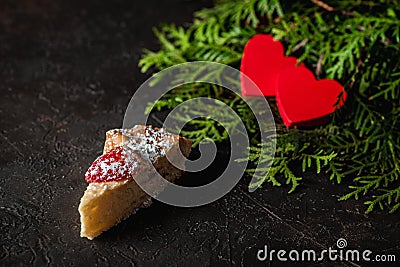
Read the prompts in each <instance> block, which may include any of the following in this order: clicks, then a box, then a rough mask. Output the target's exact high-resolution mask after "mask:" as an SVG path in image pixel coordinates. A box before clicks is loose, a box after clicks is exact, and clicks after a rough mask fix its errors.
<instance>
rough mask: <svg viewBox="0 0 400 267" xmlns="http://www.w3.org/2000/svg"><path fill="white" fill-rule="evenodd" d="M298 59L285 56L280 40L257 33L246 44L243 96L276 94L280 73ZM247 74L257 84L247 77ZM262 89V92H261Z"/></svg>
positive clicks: (242, 80)
mask: <svg viewBox="0 0 400 267" xmlns="http://www.w3.org/2000/svg"><path fill="white" fill-rule="evenodd" d="M296 62H297V59H296V58H294V57H285V56H284V49H283V46H282V44H281V43H280V42H278V41H274V39H273V37H272V36H270V35H267V34H257V35H255V36H253V37H252V38H251V39H250V40H249V41H248V42H247V44H246V46H245V48H244V51H243V56H242V62H241V66H240V71H241V72H242V75H241V86H242V95H243V96H260V95H264V96H275V90H276V86H277V81H278V76H279V73H280V72H281V71H282V70H284V69H286V68H291V67H294V66H296ZM243 74H245V75H247V77H249V78H250V79H251V80H252V81H253V82H254V83H255V84H256V85H257V86H258V88H257V87H256V86H254V84H253V83H252V82H251V81H250V80H249V79H247V78H246V77H245V76H244V75H243ZM260 90H261V92H260Z"/></svg>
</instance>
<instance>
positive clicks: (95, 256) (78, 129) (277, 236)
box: [0, 0, 400, 266]
mask: <svg viewBox="0 0 400 267" xmlns="http://www.w3.org/2000/svg"><path fill="white" fill-rule="evenodd" d="M204 6H210V3H209V1H196V2H195V1H182V0H180V1H153V0H152V1H126V0H118V1H112V2H110V1H50V0H34V1H0V70H1V72H0V78H1V83H0V92H1V95H2V97H1V98H0V103H1V104H0V124H1V132H0V146H1V147H2V151H1V154H0V170H1V179H0V196H1V198H0V201H1V202H0V220H1V224H0V227H1V236H2V237H1V244H0V263H1V264H0V265H2V266H11V265H33V266H45V265H52V266H64V265H76V266H83V265H87V264H89V265H95V264H97V265H99V266H107V265H135V266H136V265H138V266H177V265H179V266H208V265H213V266H230V265H235V266H258V265H260V266H265V265H272V266H281V265H282V262H278V261H277V260H275V261H272V262H259V261H258V260H257V257H256V255H257V251H258V250H259V249H262V248H263V247H264V245H268V247H270V248H271V249H275V250H278V249H286V250H290V249H297V250H301V249H315V250H317V251H320V250H322V249H326V248H328V247H329V246H331V247H334V246H335V243H336V240H337V239H339V238H345V239H346V240H347V242H348V246H347V247H348V248H349V249H360V250H365V249H370V250H372V251H373V253H374V254H373V255H375V254H396V256H397V257H398V258H400V253H399V251H400V243H399V239H400V234H399V230H398V229H399V227H400V217H399V216H400V215H399V214H394V215H387V214H385V213H383V212H380V211H376V212H375V213H373V214H371V215H368V216H367V215H365V214H364V213H363V211H364V207H363V206H362V204H360V203H359V202H355V201H347V202H337V199H338V197H339V196H340V195H342V194H343V193H344V192H345V190H346V185H340V186H337V185H334V184H333V183H331V182H330V181H329V179H328V177H325V176H324V175H320V176H315V175H314V174H312V173H309V174H308V175H305V179H304V181H305V183H304V185H303V186H302V187H301V188H300V190H298V191H297V192H296V193H293V194H290V195H288V194H287V189H285V188H270V187H269V186H266V187H265V188H262V189H259V190H257V191H256V192H254V193H248V191H247V184H248V182H249V177H247V176H246V177H244V178H243V181H241V182H240V183H239V185H238V186H237V187H236V188H235V189H234V190H232V191H231V192H230V193H229V194H227V195H226V196H225V197H223V198H222V199H220V200H218V201H216V202H214V203H211V204H209V205H206V206H203V207H198V208H177V207H172V206H168V205H165V204H163V203H160V202H157V201H154V202H155V203H154V204H153V205H152V206H150V207H149V208H147V209H143V210H140V211H139V212H138V213H137V214H136V215H134V216H131V217H130V218H129V219H127V220H125V221H123V222H122V223H120V224H119V225H118V226H117V227H114V228H113V229H111V230H110V231H108V232H106V233H104V234H103V235H101V236H100V237H99V238H97V239H95V240H93V241H89V240H86V239H83V238H80V237H79V231H80V222H79V214H78V211H77V208H78V204H79V199H80V197H81V196H82V194H83V192H84V190H85V187H86V182H85V180H84V179H83V175H84V173H85V171H86V169H87V167H88V166H89V165H90V163H91V162H92V161H93V160H94V159H95V158H96V157H97V155H99V154H100V153H101V151H102V145H103V142H104V133H105V131H106V130H108V129H110V128H115V127H120V126H121V125H122V119H123V114H124V111H125V108H126V105H127V104H128V102H129V100H130V97H131V96H132V94H133V92H134V90H135V88H137V87H138V86H139V85H140V84H141V83H142V82H143V81H144V79H145V78H147V77H148V75H143V74H141V73H140V72H139V69H138V67H137V63H138V60H139V58H140V55H141V52H142V49H143V48H149V49H156V48H157V42H156V39H155V37H154V36H153V33H152V27H154V26H157V25H159V24H160V23H161V22H175V23H178V24H184V23H185V22H188V21H190V20H191V16H192V12H193V11H194V10H198V9H200V8H202V7H204ZM220 153H222V154H223V153H226V151H225V152H224V149H222V151H221V152H220ZM217 169H218V168H217ZM217 169H210V170H208V172H210V173H214V174H215V171H216V170H217ZM204 177H207V174H206V173H205V174H204V175H198V176H195V175H193V174H189V173H188V174H186V175H185V177H183V179H182V181H181V183H182V184H183V185H190V184H191V181H193V180H196V179H204ZM210 177H211V176H210ZM398 260H400V259H398ZM322 264H323V265H332V266H337V265H349V263H346V262H334V263H332V262H322V263H321V262H320V263H315V264H314V265H322ZM354 264H356V265H357V264H358V265H363V266H364V265H365V264H364V262H354ZM286 265H289V264H288V263H287V264H286ZM298 265H307V266H310V265H313V263H311V262H306V263H298ZM356 265H355V266H356ZM386 265H389V264H386Z"/></svg>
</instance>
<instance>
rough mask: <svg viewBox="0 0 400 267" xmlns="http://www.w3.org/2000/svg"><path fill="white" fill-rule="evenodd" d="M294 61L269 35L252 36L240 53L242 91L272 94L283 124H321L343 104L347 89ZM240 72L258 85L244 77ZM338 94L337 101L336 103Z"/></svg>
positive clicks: (256, 94)
mask: <svg viewBox="0 0 400 267" xmlns="http://www.w3.org/2000/svg"><path fill="white" fill-rule="evenodd" d="M296 62H297V59H296V58H295V57H286V56H284V49H283V46H282V44H281V43H280V42H279V41H275V40H274V39H273V37H272V36H270V35H266V34H258V35H255V36H254V37H252V38H251V39H250V40H249V41H248V42H247V44H246V47H245V49H244V52H243V57H242V63H241V67H240V70H241V72H242V77H241V86H242V94H243V96H260V95H262V96H275V97H276V101H277V104H278V108H279V112H280V114H281V117H282V119H283V122H284V123H285V125H286V126H299V127H311V126H316V125H320V124H321V123H324V122H326V121H327V119H328V116H329V114H331V113H332V112H334V111H335V109H336V108H339V107H341V106H342V105H343V104H344V101H345V100H346V92H345V91H343V86H342V85H341V84H340V83H338V82H337V81H335V80H329V79H322V80H316V79H315V77H314V75H313V73H312V72H311V71H310V70H309V69H307V68H306V67H305V66H304V64H300V65H299V66H296ZM243 74H245V75H246V76H247V77H249V78H250V79H251V80H252V81H253V82H254V83H255V85H257V86H255V85H254V83H252V82H251V81H249V79H245V78H244V77H243ZM257 87H258V88H257ZM260 90H261V91H260ZM342 92H343V93H342ZM340 93H342V96H341V99H340V102H339V103H338V104H337V105H336V106H335V104H336V103H337V100H338V96H339V95H340Z"/></svg>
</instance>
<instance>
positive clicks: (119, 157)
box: [85, 147, 140, 183]
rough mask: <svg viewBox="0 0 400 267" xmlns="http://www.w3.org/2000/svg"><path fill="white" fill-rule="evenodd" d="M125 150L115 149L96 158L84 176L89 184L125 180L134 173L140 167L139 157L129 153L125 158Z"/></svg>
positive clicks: (121, 148)
mask: <svg viewBox="0 0 400 267" xmlns="http://www.w3.org/2000/svg"><path fill="white" fill-rule="evenodd" d="M125 150H126V148H123V147H117V148H114V149H113V150H111V151H110V152H108V153H106V154H103V155H101V156H100V157H98V158H97V159H96V160H95V161H94V162H93V164H92V166H90V168H89V169H88V170H87V172H86V174H85V179H86V181H88V182H89V183H93V182H109V181H118V180H125V179H129V178H130V177H132V175H133V174H134V173H136V171H137V169H138V167H139V165H140V159H139V158H140V156H139V155H137V154H135V153H129V159H128V158H127V157H126V154H127V153H126V152H125Z"/></svg>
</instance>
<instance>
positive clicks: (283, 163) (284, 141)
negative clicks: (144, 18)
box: [139, 0, 400, 212]
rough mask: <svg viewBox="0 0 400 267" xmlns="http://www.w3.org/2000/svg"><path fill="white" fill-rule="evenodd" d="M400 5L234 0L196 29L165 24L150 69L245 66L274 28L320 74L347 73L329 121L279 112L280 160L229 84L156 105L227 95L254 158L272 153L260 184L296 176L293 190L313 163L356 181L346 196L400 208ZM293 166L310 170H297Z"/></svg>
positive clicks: (181, 92) (181, 93)
mask: <svg viewBox="0 0 400 267" xmlns="http://www.w3.org/2000/svg"><path fill="white" fill-rule="evenodd" d="M399 13H400V3H399V2H398V1H395V0H392V1H390V0H387V1H383V0H382V1H332V3H330V2H326V3H324V2H322V1H298V2H296V3H295V4H293V3H289V2H287V1H284V0H282V1H278V0H246V1H241V0H240V1H239V0H236V1H227V0H226V1H225V0H224V1H217V2H216V5H215V7H213V8H209V9H204V10H202V11H199V12H196V13H195V15H194V17H195V18H194V21H193V23H192V24H191V25H189V26H188V27H180V26H175V25H163V26H161V28H160V29H156V30H155V33H156V36H157V38H158V39H159V41H160V45H161V48H160V50H158V51H148V50H147V51H145V53H144V56H143V57H142V59H141V60H140V63H139V65H140V67H141V69H142V71H143V72H146V71H148V70H149V69H150V68H151V69H155V70H158V69H163V68H166V67H169V66H172V65H175V64H178V63H183V62H187V61H194V60H206V61H214V62H219V63H224V64H229V65H231V66H234V67H238V66H239V63H240V60H241V56H242V52H243V48H244V45H245V44H246V42H247V41H248V40H249V38H251V37H252V36H253V35H254V34H256V33H257V32H264V33H269V34H272V35H274V36H275V38H277V39H280V40H282V41H283V43H284V44H285V45H286V54H288V55H295V56H297V57H298V58H299V61H303V62H304V63H305V64H306V65H307V66H308V67H309V68H310V69H312V70H314V72H315V74H316V76H317V77H318V78H324V77H328V78H333V79H337V80H339V81H340V82H341V83H342V84H343V85H344V87H345V90H346V91H347V94H348V100H347V101H346V104H345V106H344V107H343V108H341V110H339V111H338V112H336V113H335V114H333V117H332V120H331V122H330V123H329V124H328V125H325V126H323V127H320V128H316V129H311V130H298V129H287V128H286V127H285V126H283V125H282V124H281V123H280V118H279V114H278V113H277V112H275V114H274V115H275V118H276V121H277V122H278V124H277V135H276V140H277V147H276V153H275V157H274V158H273V159H272V158H270V157H269V156H266V155H263V154H261V153H260V151H261V149H260V145H262V144H258V142H257V138H256V135H257V122H256V121H255V119H254V117H253V116H251V111H250V110H249V109H248V107H247V106H246V105H245V104H244V103H243V101H241V100H240V98H239V97H237V96H235V95H229V94H226V93H224V89H223V88H220V87H218V86H210V85H205V84H203V85H194V86H193V85H187V86H181V87H179V88H176V89H174V90H173V91H171V93H169V94H167V95H166V96H165V97H164V98H163V99H161V100H159V101H158V102H156V103H154V105H153V103H152V105H151V108H152V109H156V110H160V109H164V108H167V109H171V108H174V107H176V106H177V105H178V104H180V103H182V102H184V101H185V100H188V99H191V98H195V97H198V96H207V97H210V98H218V99H220V100H221V101H223V102H224V103H226V104H228V105H230V106H231V107H232V108H233V109H234V110H235V111H236V112H237V114H238V115H239V116H240V117H241V119H242V120H243V122H244V123H245V125H246V127H247V130H248V131H249V133H251V134H252V135H254V136H253V137H254V138H253V139H252V146H251V148H250V157H249V159H250V161H251V162H253V163H254V164H256V163H258V162H270V161H272V166H271V168H270V169H269V171H268V169H263V168H259V169H257V170H255V169H251V168H250V169H249V170H248V172H249V173H251V174H252V175H254V177H256V178H258V179H257V182H256V183H255V184H252V185H251V186H253V187H254V186H257V187H258V186H262V185H266V184H272V185H273V186H280V185H282V184H288V185H289V186H290V189H289V192H293V191H294V190H295V189H296V188H297V187H298V186H299V184H301V181H302V179H305V177H302V175H301V173H299V172H302V173H304V172H305V171H306V170H307V169H310V170H314V171H316V172H317V173H320V172H325V173H327V174H328V175H329V177H330V179H331V180H334V181H336V182H337V183H341V182H343V180H349V181H348V182H349V183H350V184H351V185H350V186H349V191H348V193H347V194H345V195H344V196H343V197H341V198H340V200H346V199H349V198H355V199H364V203H365V204H366V205H367V209H366V212H371V211H372V210H373V209H374V208H375V207H380V208H384V207H388V208H389V210H390V212H394V211H396V210H397V209H398V208H399V207H400V199H399V198H400V182H399V176H400V129H399V128H400V122H399V116H400V88H399V87H400V68H399V58H400V44H399V42H400V20H399V18H398V17H397V16H398V14H399ZM273 110H274V109H273ZM150 111H151V110H150V109H149V110H148V112H150ZM187 112H188V114H189V113H190V112H191V111H190V110H188V111H187ZM226 116H229V115H226ZM178 119H179V118H178ZM181 119H184V118H181ZM190 125H191V126H192V128H191V129H190V130H188V131H185V132H183V134H185V135H186V136H188V137H190V138H191V139H193V141H194V143H195V144H198V143H199V142H200V141H201V139H203V138H206V137H207V138H211V139H213V140H214V141H224V140H225V138H227V136H226V133H225V132H224V130H221V127H220V126H221V125H219V124H218V122H216V121H215V120H210V119H207V118H203V119H197V120H194V121H193V122H191V123H190ZM228 127H235V125H234V124H232V125H228ZM244 160H247V159H244ZM293 166H301V167H302V168H301V170H297V169H296V170H295V169H294V168H293Z"/></svg>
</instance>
